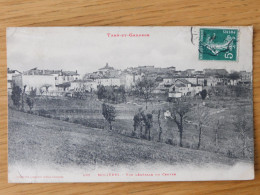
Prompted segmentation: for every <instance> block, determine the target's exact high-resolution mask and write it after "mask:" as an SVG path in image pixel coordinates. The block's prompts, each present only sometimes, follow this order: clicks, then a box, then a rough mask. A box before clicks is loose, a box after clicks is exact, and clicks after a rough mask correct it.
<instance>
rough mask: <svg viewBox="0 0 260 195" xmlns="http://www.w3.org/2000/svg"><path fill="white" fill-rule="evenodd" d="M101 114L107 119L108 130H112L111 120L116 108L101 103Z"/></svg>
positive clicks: (114, 116)
mask: <svg viewBox="0 0 260 195" xmlns="http://www.w3.org/2000/svg"><path fill="white" fill-rule="evenodd" d="M102 115H103V116H104V118H105V119H106V120H107V122H108V123H109V126H110V130H112V122H113V121H115V119H116V109H115V107H114V106H110V105H108V104H105V103H103V104H102Z"/></svg>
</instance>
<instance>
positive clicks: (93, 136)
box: [6, 26, 254, 183]
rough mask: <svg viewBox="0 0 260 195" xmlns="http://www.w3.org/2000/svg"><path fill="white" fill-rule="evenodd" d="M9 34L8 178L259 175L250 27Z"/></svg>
mask: <svg viewBox="0 0 260 195" xmlns="http://www.w3.org/2000/svg"><path fill="white" fill-rule="evenodd" d="M6 33H7V35H6V36H7V68H8V69H7V80H8V84H7V88H8V180H9V182H11V183H46V182H47V183H52V182H54V183H55V182H137V181H202V180H250V179H254V132H253V129H254V127H253V86H252V70H253V65H252V34H253V28H252V27H251V26H250V27H248V26H245V27H199V26H196V27H188V26H187V27H17V28H14V27H12V28H7V31H6Z"/></svg>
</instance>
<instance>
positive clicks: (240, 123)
mask: <svg viewBox="0 0 260 195" xmlns="http://www.w3.org/2000/svg"><path fill="white" fill-rule="evenodd" d="M236 113H237V114H236V117H235V119H234V121H233V125H234V126H235V131H236V132H238V133H239V135H240V136H241V139H242V142H243V145H242V147H243V149H242V151H243V157H245V156H246V150H247V142H246V140H247V138H248V131H250V130H251V127H250V126H249V125H250V123H252V121H250V120H249V118H248V117H247V115H246V113H245V108H243V107H242V108H240V109H239V111H238V112H236Z"/></svg>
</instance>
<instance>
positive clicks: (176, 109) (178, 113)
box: [167, 101, 191, 147]
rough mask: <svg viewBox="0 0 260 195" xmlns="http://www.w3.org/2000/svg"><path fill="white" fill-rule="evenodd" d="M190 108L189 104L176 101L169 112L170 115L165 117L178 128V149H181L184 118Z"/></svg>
mask: <svg viewBox="0 0 260 195" xmlns="http://www.w3.org/2000/svg"><path fill="white" fill-rule="evenodd" d="M190 107H191V105H190V103H189V102H182V101H178V102H176V103H175V104H173V106H172V108H171V112H170V113H171V115H170V116H167V118H168V119H170V120H173V121H174V122H175V123H176V125H177V127H178V131H179V136H180V144H179V145H180V147H182V135H183V126H184V119H185V118H186V115H187V113H188V112H189V111H190Z"/></svg>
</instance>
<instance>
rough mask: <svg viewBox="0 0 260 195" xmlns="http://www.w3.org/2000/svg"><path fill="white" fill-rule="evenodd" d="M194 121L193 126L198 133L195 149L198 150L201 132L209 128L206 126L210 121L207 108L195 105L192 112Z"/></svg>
mask: <svg viewBox="0 0 260 195" xmlns="http://www.w3.org/2000/svg"><path fill="white" fill-rule="evenodd" d="M194 119H195V126H196V128H197V130H198V132H199V136H198V147H197V149H200V146H201V139H202V136H203V131H204V129H205V128H209V126H208V124H209V120H210V113H209V108H207V107H205V106H200V105H197V107H196V108H195V112H194Z"/></svg>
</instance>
